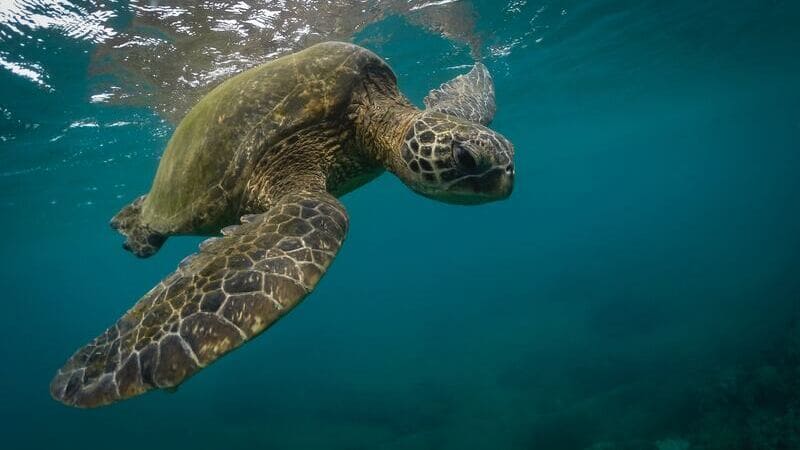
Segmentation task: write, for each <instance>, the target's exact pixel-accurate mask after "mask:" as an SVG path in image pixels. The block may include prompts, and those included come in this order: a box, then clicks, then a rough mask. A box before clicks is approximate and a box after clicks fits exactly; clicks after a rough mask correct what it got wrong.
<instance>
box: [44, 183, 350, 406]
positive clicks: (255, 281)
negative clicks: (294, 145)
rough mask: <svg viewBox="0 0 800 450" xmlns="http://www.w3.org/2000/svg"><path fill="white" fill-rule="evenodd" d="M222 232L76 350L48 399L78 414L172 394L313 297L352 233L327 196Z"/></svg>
mask: <svg viewBox="0 0 800 450" xmlns="http://www.w3.org/2000/svg"><path fill="white" fill-rule="evenodd" d="M242 222H243V223H242V225H240V226H233V227H229V228H227V229H224V230H223V234H224V235H225V236H224V237H221V238H216V239H212V240H209V241H206V242H205V243H203V245H201V247H200V251H199V252H198V253H197V254H195V255H193V256H191V257H189V258H188V259H187V260H185V261H184V262H183V263H181V265H180V267H179V268H178V270H176V271H175V272H174V273H173V274H172V275H170V276H169V277H167V278H166V279H164V280H163V281H162V282H161V283H159V284H158V286H156V287H155V288H153V289H152V290H151V291H150V292H149V293H147V294H146V295H145V296H144V297H143V298H142V299H141V300H139V302H138V303H136V305H135V306H134V307H133V308H132V309H131V310H129V311H128V312H127V313H126V314H125V315H124V316H122V318H121V319H119V320H118V321H117V323H116V324H114V325H113V326H111V328H109V329H108V330H106V332H105V333H103V334H102V335H100V336H99V337H97V338H96V339H95V340H94V341H92V342H91V343H89V344H88V345H86V346H84V347H83V348H81V349H80V350H78V351H77V352H76V353H75V354H74V355H73V356H72V357H71V358H70V359H69V361H67V363H66V364H65V365H64V367H63V368H62V369H61V370H59V371H58V373H57V375H56V377H55V378H54V379H53V381H52V383H51V385H50V392H51V394H52V395H53V397H55V398H56V399H58V400H60V401H61V402H63V403H66V404H69V405H73V406H78V407H94V406H101V405H106V404H109V403H112V402H115V401H118V400H123V399H126V398H129V397H132V396H134V395H138V394H141V393H143V392H146V391H148V390H150V389H154V388H171V387H175V386H177V385H178V384H180V383H181V382H183V381H184V380H185V379H186V378H188V377H190V376H191V375H193V374H194V373H195V372H197V371H198V370H200V369H202V368H203V367H205V366H207V365H209V364H210V363H212V362H214V361H215V360H216V359H218V358H219V357H221V356H222V355H224V354H225V353H227V352H229V351H231V350H233V349H235V348H236V347H239V346H240V345H242V344H243V343H244V342H246V341H247V340H249V339H252V338H253V337H255V336H256V335H258V334H259V333H261V332H262V331H264V330H265V329H266V328H267V327H269V326H270V325H271V324H272V323H274V322H275V321H276V320H278V319H279V318H281V317H282V316H283V315H284V314H286V313H287V312H288V311H290V310H291V309H292V308H293V307H294V306H296V305H297V304H298V303H300V301H301V300H302V299H303V298H304V297H305V296H306V295H307V294H308V293H309V292H311V290H312V289H314V286H315V285H316V284H317V282H318V281H319V279H320V277H322V275H323V274H324V273H325V270H326V269H327V268H328V266H329V265H330V264H331V261H332V260H333V258H334V257H335V256H336V253H337V252H338V250H339V248H340V246H341V245H342V242H343V241H344V238H345V234H346V232H347V227H348V218H347V214H346V212H345V210H344V208H343V207H342V205H341V204H340V203H339V202H338V201H337V200H336V199H335V198H334V197H333V196H331V195H330V194H328V193H326V192H313V191H312V192H297V193H292V194H288V195H286V196H284V197H283V198H281V200H280V201H279V202H278V203H277V204H276V205H275V207H273V208H272V209H270V211H269V212H267V213H265V214H259V215H253V216H246V217H243V218H242Z"/></svg>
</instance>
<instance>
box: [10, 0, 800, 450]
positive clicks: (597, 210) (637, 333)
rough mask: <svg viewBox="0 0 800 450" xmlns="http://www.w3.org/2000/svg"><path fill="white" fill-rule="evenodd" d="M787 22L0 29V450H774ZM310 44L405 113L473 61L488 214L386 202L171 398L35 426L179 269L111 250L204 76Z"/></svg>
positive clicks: (795, 219)
mask: <svg viewBox="0 0 800 450" xmlns="http://www.w3.org/2000/svg"><path fill="white" fill-rule="evenodd" d="M798 20H800V5H798V4H797V2H793V1H778V0H773V1H754V0H745V1H739V2H727V1H716V0H715V1H709V2H692V1H685V0H682V1H674V2H661V1H649V0H647V1H638V2H626V1H617V0H591V1H580V2H578V1H546V2H532V1H526V0H504V1H489V0H482V1H466V0H461V1H452V0H450V1H416V0H408V1H403V0H397V1H384V2H378V1H330V2H329V1H325V2H322V1H311V0H306V1H301V0H294V1H293V0H284V1H255V0H242V1H217V2H191V1H185V2H184V1H150V2H146V1H130V2H127V1H112V0H107V1H97V0H92V1H85V2H78V1H67V0H55V1H44V0H10V1H9V0H6V1H0V217H2V221H1V222H0V236H2V239H1V240H0V292H1V293H2V294H3V295H2V297H3V299H4V301H5V302H4V309H3V314H2V315H0V356H1V357H2V360H1V361H2V364H0V380H1V381H2V386H3V390H2V401H0V432H2V433H1V434H2V439H3V441H2V442H3V444H2V447H3V448H13V449H17V448H20V449H23V448H37V449H38V448H76V449H86V450H88V449H108V448H115V449H128V448H130V449H134V448H136V449H141V448H147V449H151V450H155V449H161V448H165V449H166V448H169V449H175V448H195V449H202V448H208V449H219V448H233V449H236V448H242V449H244V448H247V449H252V448H275V449H290V448H291V449H295V448H297V449H300V448H310V449H355V448H358V449H362V448H363V449H412V448H414V449H543V450H549V449H578V450H615V449H624V450H628V449H631V450H641V449H644V450H648V449H652V450H689V449H691V450H694V449H706V450H712V449H714V450H717V449H719V450H727V449H758V450H784V449H800V273H798V267H800V234H799V233H798V230H799V229H800V208H798V205H800V176H798V173H800V151H798V150H800V85H798V82H797V81H798V80H800V60H799V59H798V58H797V56H796V55H797V54H799V53H800V32H798V31H797V23H798ZM325 40H343V41H350V42H354V43H357V44H360V45H363V46H365V47H367V48H369V49H371V50H373V51H375V52H376V53H378V54H379V55H381V56H382V57H384V58H385V59H386V60H387V61H388V62H389V64H390V65H391V66H392V67H393V69H394V70H395V72H396V74H397V76H398V80H399V84H400V87H401V88H402V90H403V92H405V93H406V95H407V96H408V97H409V98H410V99H411V100H412V101H413V102H414V103H416V104H417V105H421V104H422V98H423V97H424V96H425V94H426V93H427V91H428V90H430V89H432V88H434V87H436V86H438V85H439V84H440V83H442V82H444V81H446V80H449V79H451V78H453V77H454V76H456V75H458V74H460V73H463V72H465V71H466V70H468V68H469V66H470V65H471V64H472V62H473V61H474V60H475V59H481V60H482V61H483V62H484V63H485V64H486V65H487V67H488V68H489V70H490V71H491V72H492V74H493V75H494V78H495V84H496V91H497V101H498V113H497V116H496V117H495V120H494V122H493V124H492V127H493V128H494V129H496V130H498V131H500V132H501V133H503V134H504V135H505V136H507V137H508V138H509V139H511V141H513V142H514V144H515V146H516V171H517V179H516V187H515V191H514V194H513V195H512V197H511V198H510V199H508V200H506V201H504V202H499V203H492V204H487V205H483V206H476V207H462V206H452V205H445V204H441V203H436V202H433V201H431V200H428V199H425V198H422V197H420V196H417V195H415V194H413V193H412V192H410V191H409V190H408V189H407V188H406V187H405V186H404V185H403V184H402V183H401V182H399V181H398V180H397V179H396V178H394V177H392V176H391V175H384V176H382V177H381V178H379V179H378V180H376V181H374V182H372V183H370V184H369V185H367V186H365V187H363V188H361V189H359V190H358V191H356V192H353V193H351V194H349V195H347V196H346V197H344V198H343V202H344V204H345V205H346V207H347V209H348V212H349V214H350V219H351V228H350V233H349V236H348V241H347V243H346V244H345V246H344V248H343V249H342V251H341V252H340V254H339V256H338V257H337V259H336V263H335V264H334V265H333V266H332V268H331V269H330V271H329V273H328V275H327V276H326V278H325V279H324V281H322V283H321V284H320V285H319V287H318V288H317V289H316V291H315V292H314V293H313V295H312V296H310V297H309V298H308V299H307V300H306V301H305V302H304V303H303V305H302V306H300V307H298V308H297V309H296V310H295V311H294V312H292V314H291V315H289V316H288V317H286V318H285V319H284V320H282V321H281V322H280V323H279V324H277V325H276V326H274V327H273V328H271V329H270V330H269V331H268V332H267V333H266V334H264V335H263V336H261V337H259V338H258V339H256V340H255V341H254V342H252V343H250V344H249V345H246V346H243V347H242V348H240V349H238V350H237V351H235V352H233V353H231V354H230V355H229V356H227V357H225V358H223V359H222V360H220V361H219V362H218V363H216V364H214V365H213V366H212V367H210V368H208V369H206V370H203V371H202V373H200V374H198V375H197V376H196V377H194V378H192V379H191V380H189V381H188V382H187V383H185V384H184V385H182V386H181V387H180V389H178V391H177V392H176V393H165V392H155V393H151V394H148V395H145V396H142V397H139V398H136V399H132V400H129V401H126V402H123V403H119V404H116V405H113V406H110V407H106V408H101V409H96V410H78V409H72V408H68V407H65V406H62V405H61V404H59V403H57V402H55V401H53V400H52V399H51V398H50V396H49V394H48V383H49V381H50V378H51V377H52V375H53V373H54V372H55V370H56V369H57V368H58V367H60V366H61V364H62V363H63V362H64V360H65V359H66V358H67V357H68V356H69V355H70V354H71V352H72V351H73V350H75V349H76V348H77V347H78V346H80V345H82V344H83V343H85V342H86V341H88V340H89V339H91V338H93V337H94V336H95V335H97V333H99V332H100V331H102V330H103V329H104V328H105V327H106V326H108V325H109V324H111V323H112V322H113V321H114V320H116V318H117V317H118V316H119V315H120V314H121V313H122V312H124V311H125V310H126V309H127V308H129V307H130V306H131V305H132V304H133V302H134V301H135V300H136V299H138V298H139V297H140V296H141V295H142V294H144V293H145V292H146V291H148V290H149V289H150V288H151V287H152V286H153V285H154V284H155V283H157V282H158V281H159V280H160V279H161V278H162V277H163V276H164V275H166V274H168V273H169V272H171V271H172V270H173V269H174V267H175V266H176V264H177V263H178V262H179V261H180V260H181V259H182V258H183V257H184V256H186V255H187V254H189V253H191V252H193V251H194V250H195V248H196V245H197V244H198V242H199V241H200V238H194V237H181V238H174V239H171V240H170V241H169V242H168V243H167V245H166V246H165V247H164V248H163V249H162V251H161V252H159V253H158V255H156V256H155V257H153V258H150V259H147V260H137V259H136V258H134V257H132V256H131V255H130V254H128V253H127V252H124V251H123V250H122V249H121V248H120V244H121V242H122V241H121V238H120V237H119V236H118V235H117V234H116V233H115V232H114V231H113V230H111V229H110V228H109V227H108V220H109V219H110V217H111V216H112V215H113V214H115V213H116V212H117V211H118V210H119V209H120V208H121V207H122V206H123V205H125V204H127V203H128V202H130V201H131V200H132V199H133V198H135V197H136V196H138V195H141V194H142V193H144V192H146V191H147V190H148V189H149V187H150V183H151V181H152V177H153V174H154V172H155V168H156V166H157V165H158V158H159V156H160V155H161V152H162V151H163V148H164V146H165V144H166V142H167V140H168V139H169V136H170V135H171V133H172V130H173V129H174V127H175V125H176V124H177V123H178V122H179V121H180V119H181V117H182V116H183V115H184V114H185V113H186V111H187V110H188V109H189V108H191V106H192V105H193V104H194V103H195V102H196V101H197V100H198V99H199V98H201V97H202V96H203V95H204V94H205V93H206V92H208V91H209V90H210V89H212V88H213V87H214V86H215V85H216V84H218V83H219V82H221V81H222V80H224V79H226V78H227V77H229V76H230V75H232V74H234V73H237V72H239V71H241V70H244V69H245V68H248V67H252V66H254V65H257V64H259V63H261V62H264V61H268V60H270V59H273V58H275V57H277V56H279V55H282V54H286V53H289V52H292V51H295V50H299V49H302V48H305V47H307V46H309V45H312V44H314V43H317V42H322V41H325Z"/></svg>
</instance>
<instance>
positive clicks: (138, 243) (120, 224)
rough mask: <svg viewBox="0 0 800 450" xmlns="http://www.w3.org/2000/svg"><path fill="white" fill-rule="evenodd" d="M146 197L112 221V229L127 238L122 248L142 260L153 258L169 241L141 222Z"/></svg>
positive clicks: (121, 211) (139, 199)
mask: <svg viewBox="0 0 800 450" xmlns="http://www.w3.org/2000/svg"><path fill="white" fill-rule="evenodd" d="M145 197H146V196H145V195H143V196H141V197H139V198H137V199H136V200H134V201H133V202H132V203H131V204H130V205H128V206H126V207H124V208H122V210H120V212H118V213H117V215H115V216H114V217H113V218H112V219H111V228H113V229H115V230H117V231H119V232H120V233H121V234H123V235H124V236H125V237H126V238H127V239H126V240H125V242H124V243H123V244H122V248H124V249H125V250H128V251H129V252H131V253H133V254H134V255H136V256H138V257H140V258H147V257H148V256H153V255H154V254H155V253H156V252H157V251H158V249H160V248H161V246H162V245H163V244H164V241H166V240H167V236H166V235H164V234H162V233H159V232H157V231H155V230H153V229H152V228H150V227H148V226H147V225H145V224H143V223H142V222H141V212H142V203H143V202H144V198H145Z"/></svg>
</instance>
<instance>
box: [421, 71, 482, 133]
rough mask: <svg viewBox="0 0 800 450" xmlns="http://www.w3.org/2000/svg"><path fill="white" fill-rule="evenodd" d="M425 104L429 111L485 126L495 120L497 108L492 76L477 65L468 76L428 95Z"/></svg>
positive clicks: (461, 76) (448, 83) (444, 85)
mask: <svg viewBox="0 0 800 450" xmlns="http://www.w3.org/2000/svg"><path fill="white" fill-rule="evenodd" d="M423 101H424V102H425V107H426V108H427V110H428V111H437V112H441V113H445V114H449V115H451V116H456V117H460V118H462V119H465V120H469V121H472V122H477V123H480V124H483V125H488V124H489V122H491V121H492V118H493V117H494V113H495V110H496V109H497V106H496V104H495V100H494V82H493V81H492V74H490V73H489V69H487V68H486V66H484V65H483V64H482V63H480V62H477V63H475V66H474V67H473V68H472V70H470V71H469V72H468V73H466V74H464V75H459V76H457V77H455V78H453V79H452V80H450V81H448V82H447V83H444V84H442V85H441V86H439V87H438V88H437V89H434V90H432V91H430V92H428V95H427V96H426V97H425V99H424V100H423Z"/></svg>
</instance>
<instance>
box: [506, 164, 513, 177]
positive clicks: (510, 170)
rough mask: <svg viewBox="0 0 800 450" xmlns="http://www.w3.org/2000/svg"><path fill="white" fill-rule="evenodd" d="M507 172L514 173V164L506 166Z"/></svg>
mask: <svg viewBox="0 0 800 450" xmlns="http://www.w3.org/2000/svg"><path fill="white" fill-rule="evenodd" d="M506 173H507V174H509V175H514V164H509V165H507V166H506Z"/></svg>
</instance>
